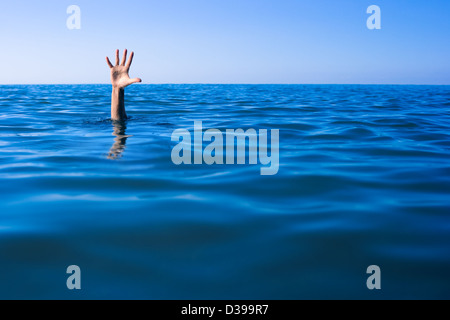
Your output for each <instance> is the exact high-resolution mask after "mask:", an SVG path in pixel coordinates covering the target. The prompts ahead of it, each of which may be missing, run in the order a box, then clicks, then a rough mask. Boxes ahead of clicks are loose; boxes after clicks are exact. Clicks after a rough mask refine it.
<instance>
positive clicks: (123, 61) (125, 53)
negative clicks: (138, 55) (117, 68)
mask: <svg viewBox="0 0 450 320" xmlns="http://www.w3.org/2000/svg"><path fill="white" fill-rule="evenodd" d="M127 52H128V51H127V49H125V51H124V52H123V58H122V63H121V65H122V66H124V65H125V62H127Z"/></svg>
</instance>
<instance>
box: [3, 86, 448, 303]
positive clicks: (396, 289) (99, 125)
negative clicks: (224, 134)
mask: <svg viewBox="0 0 450 320" xmlns="http://www.w3.org/2000/svg"><path fill="white" fill-rule="evenodd" d="M126 104H127V112H128V115H129V116H131V119H129V120H128V121H126V122H123V123H117V122H112V121H110V120H109V112H110V86H108V85H30V86H0V110H1V111H0V182H1V183H0V194H1V201H0V298H2V299H17V298H19V299H22V298H25V299H82V298H83V299H317V298H318V299H333V298H338V299H347V298H350V299H384V298H386V299H391V298H398V299H432V298H438V299H449V298H450V87H449V86H351V85H134V86H131V87H129V88H127V90H126ZM194 121H202V122H203V128H204V129H205V130H206V129H209V128H215V129H219V130H221V131H225V130H226V129H237V128H242V129H248V128H254V129H256V130H259V129H279V130H280V137H279V139H280V152H279V155H280V166H279V172H278V174H276V175H273V176H262V175H261V174H260V168H261V165H212V166H208V165H206V164H202V165H180V166H176V165H174V164H173V163H172V161H171V150H172V148H173V147H174V146H175V145H176V142H172V141H171V135H172V132H173V131H174V130H176V129H180V128H185V129H188V130H190V131H191V132H193V126H194ZM70 265H78V266H79V267H80V268H81V286H82V289H81V290H79V291H77V290H75V291H71V290H68V289H67V287H66V280H67V278H68V277H69V275H68V274H67V273H66V269H67V267H68V266H70ZM370 265H378V266H379V267H380V268H381V286H382V288H381V290H373V291H371V290H368V288H367V286H366V281H367V278H368V277H369V275H368V274H367V273H366V270H367V267H368V266H370Z"/></svg>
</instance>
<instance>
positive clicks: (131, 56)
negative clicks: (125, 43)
mask: <svg viewBox="0 0 450 320" xmlns="http://www.w3.org/2000/svg"><path fill="white" fill-rule="evenodd" d="M133 57H134V52H133V51H131V54H130V59H129V60H128V63H127V68H128V69H130V66H131V63H132V62H133Z"/></svg>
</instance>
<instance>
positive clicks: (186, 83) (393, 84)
mask: <svg viewBox="0 0 450 320" xmlns="http://www.w3.org/2000/svg"><path fill="white" fill-rule="evenodd" d="M51 85H55V86H57V85H63V86H64V85H75V86H81V85H109V86H110V85H111V83H10V84H6V83H0V86H51ZM138 85H241V86H243V85H250V86H258V85H274V86H276V85H313V86H315V85H340V86H346V85H348V86H450V84H436V83H435V84H429V83H423V84H418V83H212V82H211V83H209V82H185V83H181V82H180V83H178V82H176V83H175V82H174V83H170V82H163V83H139V84H138Z"/></svg>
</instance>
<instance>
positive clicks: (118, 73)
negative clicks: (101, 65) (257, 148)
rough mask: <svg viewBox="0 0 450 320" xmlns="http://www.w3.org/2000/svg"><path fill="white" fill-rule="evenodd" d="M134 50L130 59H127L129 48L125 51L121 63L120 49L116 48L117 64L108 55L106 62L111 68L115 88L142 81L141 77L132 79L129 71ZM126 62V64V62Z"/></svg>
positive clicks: (122, 87)
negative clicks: (113, 63)
mask: <svg viewBox="0 0 450 320" xmlns="http://www.w3.org/2000/svg"><path fill="white" fill-rule="evenodd" d="M133 56H134V52H131V55H130V59H129V60H128V62H127V63H126V61H127V50H126V49H125V51H124V53H123V59H122V63H120V64H119V50H116V65H115V66H113V65H112V63H111V61H109V58H108V57H106V62H107V63H108V66H109V67H110V68H111V83H112V85H113V87H114V88H118V89H124V88H125V87H128V86H129V85H130V84H133V83H137V82H142V80H141V79H140V78H134V79H130V76H129V75H128V72H129V71H130V66H131V62H133ZM125 63H126V64H125Z"/></svg>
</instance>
